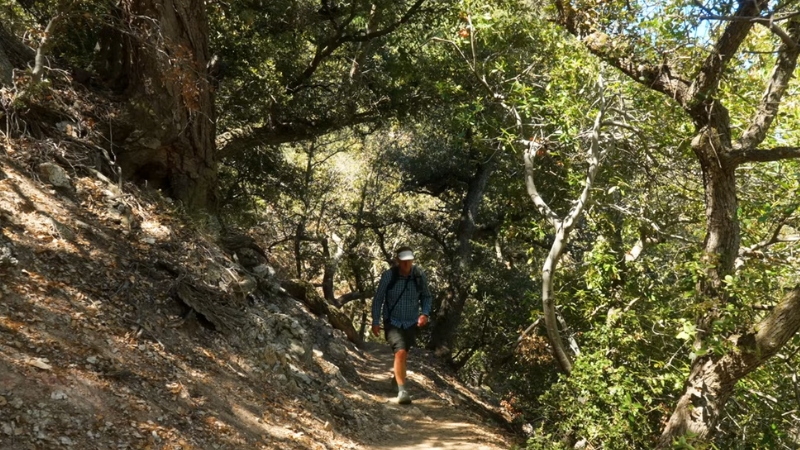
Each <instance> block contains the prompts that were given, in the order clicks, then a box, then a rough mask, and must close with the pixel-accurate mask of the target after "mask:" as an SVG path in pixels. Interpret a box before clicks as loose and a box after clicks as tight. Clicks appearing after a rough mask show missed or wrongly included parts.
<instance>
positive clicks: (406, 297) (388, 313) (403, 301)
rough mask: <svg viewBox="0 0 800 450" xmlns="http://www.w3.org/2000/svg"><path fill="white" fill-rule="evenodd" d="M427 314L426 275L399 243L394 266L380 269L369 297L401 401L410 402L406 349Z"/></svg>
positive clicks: (374, 329)
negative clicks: (388, 351)
mask: <svg viewBox="0 0 800 450" xmlns="http://www.w3.org/2000/svg"><path fill="white" fill-rule="evenodd" d="M420 310H421V311H422V313H421V314H420ZM430 314H431V293H430V290H428V279H427V278H426V277H425V274H424V273H423V272H422V270H420V269H419V268H418V267H415V266H414V252H413V251H412V250H411V247H400V248H398V249H397V252H396V253H395V266H394V267H392V268H391V269H389V270H387V271H385V272H383V275H381V281H380V284H378V290H377V292H375V298H373V299H372V334H374V335H375V336H377V335H378V333H379V332H380V329H381V319H383V328H384V336H385V337H386V341H387V342H388V343H389V345H391V346H392V351H394V380H395V381H396V382H397V402H398V403H400V404H401V405H407V404H409V403H411V396H410V395H409V394H408V391H407V390H406V360H407V359H408V351H409V350H410V349H411V347H413V346H414V345H415V344H416V339H417V328H418V327H424V326H425V325H427V324H428V316H430Z"/></svg>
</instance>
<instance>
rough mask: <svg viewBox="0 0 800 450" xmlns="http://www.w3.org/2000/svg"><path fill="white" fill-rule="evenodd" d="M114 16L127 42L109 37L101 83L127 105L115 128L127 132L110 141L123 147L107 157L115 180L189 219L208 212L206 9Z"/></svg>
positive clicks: (212, 178)
mask: <svg viewBox="0 0 800 450" xmlns="http://www.w3.org/2000/svg"><path fill="white" fill-rule="evenodd" d="M121 8H122V16H123V17H124V20H125V22H126V23H127V24H129V26H130V28H131V30H130V31H131V33H130V36H132V40H131V41H130V42H128V41H127V40H126V39H125V38H120V37H119V36H116V37H113V36H112V37H113V39H111V38H112V37H110V38H109V39H111V40H110V41H109V42H106V47H104V48H105V49H106V51H107V55H106V56H107V60H108V61H109V64H108V67H106V68H105V69H106V75H108V76H114V77H115V79H114V80H113V81H114V83H115V84H116V85H117V86H118V87H123V88H125V92H124V94H125V97H126V99H127V103H128V108H127V111H126V116H125V117H124V118H123V120H121V121H120V122H121V123H122V124H128V125H127V127H125V126H124V125H123V126H121V127H120V128H121V129H120V130H119V131H120V133H116V134H115V135H114V136H112V137H113V141H114V142H119V141H120V140H124V144H123V145H122V146H121V148H116V149H113V150H115V151H117V152H118V154H117V157H118V163H119V165H120V167H121V168H122V174H123V176H124V177H126V178H128V179H132V180H134V181H137V182H144V183H146V184H147V185H148V186H150V187H153V188H159V189H163V190H164V191H166V192H167V193H168V194H169V195H171V196H173V197H174V198H175V199H176V200H178V201H180V202H181V203H182V204H183V205H184V206H185V207H186V208H187V210H188V211H197V210H198V209H213V208H214V207H215V206H216V205H215V204H214V203H215V202H214V200H213V199H214V190H215V187H216V182H217V170H216V160H215V143H214V137H215V120H214V98H213V92H212V89H211V87H210V83H209V81H208V78H207V69H206V65H207V63H208V60H209V51H208V30H207V18H206V13H205V2H203V1H202V0H137V1H135V0H124V1H123V2H122V6H121ZM115 53H116V54H115ZM126 67H127V68H128V69H129V70H125V68H126ZM120 134H121V135H120Z"/></svg>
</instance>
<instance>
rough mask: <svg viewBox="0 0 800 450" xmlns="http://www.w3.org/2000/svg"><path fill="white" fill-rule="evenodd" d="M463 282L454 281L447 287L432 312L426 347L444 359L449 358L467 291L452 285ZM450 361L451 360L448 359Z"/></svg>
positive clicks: (465, 301)
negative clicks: (440, 302)
mask: <svg viewBox="0 0 800 450" xmlns="http://www.w3.org/2000/svg"><path fill="white" fill-rule="evenodd" d="M460 285H463V283H460V282H459V281H454V282H452V283H451V287H450V288H449V289H448V291H447V294H446V295H445V296H444V299H443V300H442V304H441V306H440V307H439V308H438V311H436V313H434V317H433V327H432V328H431V340H430V343H429V344H428V349H430V350H433V351H434V352H436V353H437V354H439V355H440V356H442V357H444V358H445V359H449V357H450V352H451V345H452V343H453V339H454V338H455V335H456V330H457V329H458V325H459V324H460V323H461V315H462V313H463V312H464V305H465V304H466V303H467V297H468V295H469V292H468V291H467V290H466V289H455V288H453V287H452V286H460ZM449 362H452V361H449Z"/></svg>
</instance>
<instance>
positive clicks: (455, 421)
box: [355, 343, 513, 450]
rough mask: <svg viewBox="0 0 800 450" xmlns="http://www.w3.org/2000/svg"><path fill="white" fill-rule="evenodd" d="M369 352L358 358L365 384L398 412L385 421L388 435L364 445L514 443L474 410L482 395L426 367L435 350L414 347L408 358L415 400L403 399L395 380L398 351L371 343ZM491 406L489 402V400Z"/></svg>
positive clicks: (470, 449) (475, 448)
mask: <svg viewBox="0 0 800 450" xmlns="http://www.w3.org/2000/svg"><path fill="white" fill-rule="evenodd" d="M364 350H365V351H364V353H363V356H364V358H363V359H361V360H359V361H357V362H356V367H355V369H356V371H357V372H358V375H359V378H360V380H361V386H359V387H360V388H361V389H363V390H364V391H365V392H366V393H367V394H368V395H370V396H371V397H372V398H373V400H374V401H376V402H378V403H381V404H383V405H384V407H385V408H386V409H387V410H388V412H389V414H390V415H393V416H394V417H395V420H394V423H393V424H392V425H386V426H384V427H383V430H382V431H383V432H384V433H385V439H383V440H382V442H380V443H377V444H371V446H365V448H370V449H414V450H422V449H459V450H461V449H467V450H499V449H509V448H512V445H513V443H512V438H511V437H510V436H509V434H508V433H507V432H506V431H505V430H503V429H502V428H500V427H499V426H498V425H497V424H496V423H494V422H492V421H491V420H490V419H488V418H485V417H481V416H480V415H478V414H477V413H475V412H473V407H475V406H477V402H480V400H479V399H477V398H475V397H474V396H473V395H472V394H471V393H470V392H469V391H468V390H466V389H464V388H463V387H462V386H460V385H459V384H458V383H457V382H456V381H455V380H453V379H445V378H443V377H442V376H440V375H438V374H437V372H435V371H433V370H429V369H427V368H426V367H425V366H426V363H427V360H429V358H430V356H429V355H427V354H426V353H425V352H424V351H420V350H412V352H411V353H410V355H409V363H408V366H409V367H408V368H409V372H408V375H409V376H408V382H407V383H408V385H409V392H410V393H411V397H412V400H413V402H412V404H411V405H399V404H397V401H396V399H395V397H396V395H397V392H396V391H395V390H394V389H393V388H392V386H391V378H390V377H391V370H392V361H393V356H392V352H391V349H390V348H389V347H388V346H387V345H385V344H379V343H367V344H366V346H365V349H364ZM485 406H486V405H485Z"/></svg>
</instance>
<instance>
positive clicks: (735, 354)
mask: <svg viewBox="0 0 800 450" xmlns="http://www.w3.org/2000/svg"><path fill="white" fill-rule="evenodd" d="M798 329H800V286H797V287H795V288H794V289H793V290H792V291H790V292H789V293H788V294H787V295H786V296H785V297H784V298H783V299H782V300H781V302H780V303H778V305H777V306H776V307H775V309H773V311H772V312H771V313H770V314H769V315H768V316H767V317H766V318H765V319H764V320H762V321H761V322H759V323H758V324H756V326H755V327H754V328H753V330H752V332H750V333H748V334H745V335H743V336H739V337H738V339H737V340H736V348H734V349H733V350H731V351H729V352H728V353H727V354H725V355H722V356H712V357H710V358H703V359H701V360H699V362H697V363H696V364H694V365H693V366H692V370H691V373H690V375H689V379H688V380H687V381H686V391H685V392H684V394H683V395H682V396H681V398H680V400H678V405H677V406H676V408H675V412H674V413H673V414H672V417H670V419H669V422H668V423H667V425H666V426H665V427H664V431H663V433H662V435H661V437H660V439H659V441H658V446H657V447H656V448H658V449H666V448H671V446H672V443H673V442H674V441H675V440H676V439H678V438H679V437H681V436H684V435H686V434H687V433H691V434H692V435H693V436H695V437H696V438H697V439H698V440H699V441H701V442H702V441H707V440H708V439H710V437H711V436H712V435H713V433H714V430H715V429H716V428H717V425H718V424H719V422H720V420H721V419H722V413H723V408H724V406H725V403H726V402H727V401H728V399H729V398H730V396H731V394H733V389H734V387H735V385H736V383H737V382H738V381H739V380H741V379H742V378H744V377H745V376H747V375H748V374H749V373H751V372H752V371H753V370H755V369H756V368H758V366H760V365H761V364H762V363H763V362H764V361H766V360H767V359H769V358H770V357H772V356H773V355H775V354H776V353H777V352H778V350H780V349H781V347H783V345H784V344H786V342H788V341H789V339H791V338H792V336H794V335H795V334H796V333H797V331H798Z"/></svg>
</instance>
